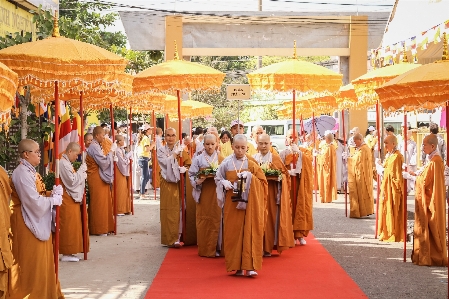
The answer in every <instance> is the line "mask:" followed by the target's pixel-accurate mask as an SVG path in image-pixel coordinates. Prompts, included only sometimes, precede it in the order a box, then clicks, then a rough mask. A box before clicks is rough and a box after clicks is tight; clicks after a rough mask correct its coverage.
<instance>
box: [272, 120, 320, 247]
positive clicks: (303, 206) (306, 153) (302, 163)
mask: <svg viewBox="0 0 449 299" xmlns="http://www.w3.org/2000/svg"><path fill="white" fill-rule="evenodd" d="M285 141H286V144H287V148H286V149H285V150H283V151H282V152H281V153H280V157H281V159H282V161H283V162H284V165H285V167H286V168H287V169H288V172H289V175H290V179H291V186H292V188H291V189H290V200H291V203H292V219H293V236H294V239H295V242H296V241H299V244H300V245H306V244H307V242H306V240H305V239H304V238H306V237H307V236H308V235H309V232H310V231H311V230H313V198H312V196H313V195H312V190H313V181H312V180H313V175H312V172H313V171H312V149H311V148H309V147H307V144H306V145H305V146H306V147H298V146H297V142H298V133H297V132H296V137H295V135H294V134H293V130H292V129H290V130H288V131H287V138H286V140H285ZM294 159H295V160H296V165H295V167H293V160H294ZM293 186H295V187H296V189H294V190H295V192H293ZM295 194H296V196H295Z"/></svg>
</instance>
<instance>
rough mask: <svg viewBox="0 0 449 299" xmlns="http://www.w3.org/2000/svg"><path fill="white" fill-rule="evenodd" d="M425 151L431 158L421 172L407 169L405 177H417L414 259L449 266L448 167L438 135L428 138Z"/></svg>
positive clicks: (423, 263)
mask: <svg viewBox="0 0 449 299" xmlns="http://www.w3.org/2000/svg"><path fill="white" fill-rule="evenodd" d="M423 151H424V153H425V154H426V155H427V161H428V162H427V163H426V165H425V167H424V170H423V171H422V172H421V173H419V174H417V173H413V172H410V173H403V175H404V178H405V179H414V180H416V185H415V186H416V187H415V188H416V189H415V190H416V193H415V194H416V195H415V227H414V230H413V231H414V233H413V251H412V262H413V264H415V265H420V266H444V267H447V251H446V210H445V199H446V198H445V195H446V194H445V193H446V187H445V181H444V172H445V167H444V162H443V159H442V158H441V155H440V153H439V151H438V138H437V137H436V135H433V134H430V135H428V136H426V138H424V141H423Z"/></svg>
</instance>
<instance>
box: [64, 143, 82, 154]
mask: <svg viewBox="0 0 449 299" xmlns="http://www.w3.org/2000/svg"><path fill="white" fill-rule="evenodd" d="M65 151H66V152H69V151H76V152H79V151H81V146H80V145H79V144H78V143H77V142H70V143H69V144H68V145H67V147H66V149H65Z"/></svg>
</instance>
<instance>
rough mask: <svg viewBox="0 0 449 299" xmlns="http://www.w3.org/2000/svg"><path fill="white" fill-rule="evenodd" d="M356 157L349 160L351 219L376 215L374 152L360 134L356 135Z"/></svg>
mask: <svg viewBox="0 0 449 299" xmlns="http://www.w3.org/2000/svg"><path fill="white" fill-rule="evenodd" d="M353 140H354V143H355V151H354V155H353V156H352V157H350V158H349V159H348V186H349V200H350V210H351V211H350V214H349V217H351V218H360V217H364V216H369V215H371V214H373V213H374V196H373V171H372V165H373V164H372V161H371V159H372V150H371V148H370V147H369V146H368V145H367V144H366V143H365V141H364V140H363V136H362V135H361V134H360V133H357V134H355V135H354V138H353Z"/></svg>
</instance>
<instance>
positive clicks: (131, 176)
mask: <svg viewBox="0 0 449 299" xmlns="http://www.w3.org/2000/svg"><path fill="white" fill-rule="evenodd" d="M132 125H133V107H129V132H128V135H129V141H128V146H129V150H130V151H132V150H133V146H132V144H133V135H132V128H133V126H132ZM133 154H134V153H133ZM128 185H129V193H130V196H131V198H130V199H131V213H132V214H133V215H134V192H133V156H131V157H130V159H129V184H128Z"/></svg>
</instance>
